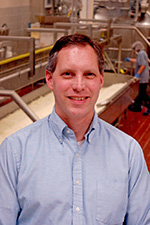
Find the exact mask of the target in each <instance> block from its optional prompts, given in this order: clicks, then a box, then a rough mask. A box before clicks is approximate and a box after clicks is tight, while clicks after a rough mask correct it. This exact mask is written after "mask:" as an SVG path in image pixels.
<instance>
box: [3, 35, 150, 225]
mask: <svg viewBox="0 0 150 225" xmlns="http://www.w3.org/2000/svg"><path fill="white" fill-rule="evenodd" d="M103 69H104V61H103V58H102V50H101V47H100V46H99V43H97V42H95V41H92V40H91V39H90V38H89V37H88V36H85V35H82V34H73V35H69V36H64V37H61V38H60V39H59V40H58V41H57V42H56V43H55V45H54V47H53V48H52V49H51V51H50V55H49V59H48V64H47V67H46V81H47V85H48V87H49V88H50V89H51V90H52V91H53V93H54V97H55V106H54V108H53V111H52V113H51V114H50V115H48V116H47V117H45V118H43V119H41V120H39V121H37V122H35V123H33V124H31V125H29V126H27V127H25V128H23V129H22V130H20V131H17V132H16V133H14V134H12V135H11V136H9V137H8V138H6V139H5V140H4V141H3V143H2V144H1V147H0V225H16V224H17V225H24V224H26V225H50V224H51V225H96V224H97V225H98V224H109V225H110V224H118V225H123V224H126V225H148V224H150V175H149V172H148V169H147V166H146V162H145V160H144V156H143V152H142V149H141V147H140V146H139V144H138V143H137V142H136V140H134V139H133V138H132V137H130V136H128V135H127V134H125V133H123V132H121V131H120V130H119V129H117V128H115V127H113V126H112V125H110V124H108V123H106V122H105V121H103V120H101V119H100V118H98V116H97V114H96V112H95V110H94V106H95V103H96V101H97V98H98V96H99V91H100V90H101V88H102V86H103V82H104V81H103V77H104V72H103Z"/></svg>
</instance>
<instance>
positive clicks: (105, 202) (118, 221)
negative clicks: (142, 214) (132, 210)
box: [96, 179, 128, 225]
mask: <svg viewBox="0 0 150 225" xmlns="http://www.w3.org/2000/svg"><path fill="white" fill-rule="evenodd" d="M127 199H128V187H127V182H123V181H118V180H110V179H109V180H107V179H105V180H103V181H101V182H100V181H98V182H97V212H96V221H97V223H96V224H97V225H122V224H123V222H124V218H125V214H126V209H127Z"/></svg>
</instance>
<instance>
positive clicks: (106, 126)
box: [98, 118, 133, 141]
mask: <svg viewBox="0 0 150 225" xmlns="http://www.w3.org/2000/svg"><path fill="white" fill-rule="evenodd" d="M98 123H99V127H100V133H104V134H105V133H106V134H107V135H109V136H110V137H111V136H112V137H113V138H115V139H118V138H123V139H126V140H130V141H131V140H133V138H132V137H131V136H129V135H128V134H126V133H124V132H123V131H121V130H120V129H119V128H117V127H115V126H113V125H112V124H110V123H108V122H106V121H104V120H102V119H100V118H98Z"/></svg>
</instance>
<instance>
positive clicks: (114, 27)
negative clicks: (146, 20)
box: [111, 25, 150, 47]
mask: <svg viewBox="0 0 150 225" xmlns="http://www.w3.org/2000/svg"><path fill="white" fill-rule="evenodd" d="M111 28H113V29H124V30H125V29H128V30H129V29H130V30H135V31H136V32H137V33H138V34H139V35H140V36H141V38H142V39H143V40H144V41H145V43H146V44H147V45H148V46H149V47H150V42H149V41H148V40H147V39H146V38H145V36H144V35H143V34H142V33H141V32H140V31H139V29H138V28H137V27H135V26H119V25H117V26H116V25H112V26H111ZM149 28H150V26H149Z"/></svg>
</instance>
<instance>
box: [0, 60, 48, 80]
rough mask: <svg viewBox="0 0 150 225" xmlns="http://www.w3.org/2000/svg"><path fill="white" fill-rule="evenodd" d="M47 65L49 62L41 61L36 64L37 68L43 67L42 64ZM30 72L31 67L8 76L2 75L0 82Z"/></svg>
mask: <svg viewBox="0 0 150 225" xmlns="http://www.w3.org/2000/svg"><path fill="white" fill-rule="evenodd" d="M46 65H47V62H43V63H41V64H37V65H36V66H35V69H38V68H41V67H42V66H46ZM29 72H30V68H27V69H24V70H21V71H18V72H16V73H13V74H10V75H8V76H5V77H2V78H0V83H1V82H4V81H7V80H9V79H11V78H14V77H17V76H21V75H23V74H25V73H29Z"/></svg>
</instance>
